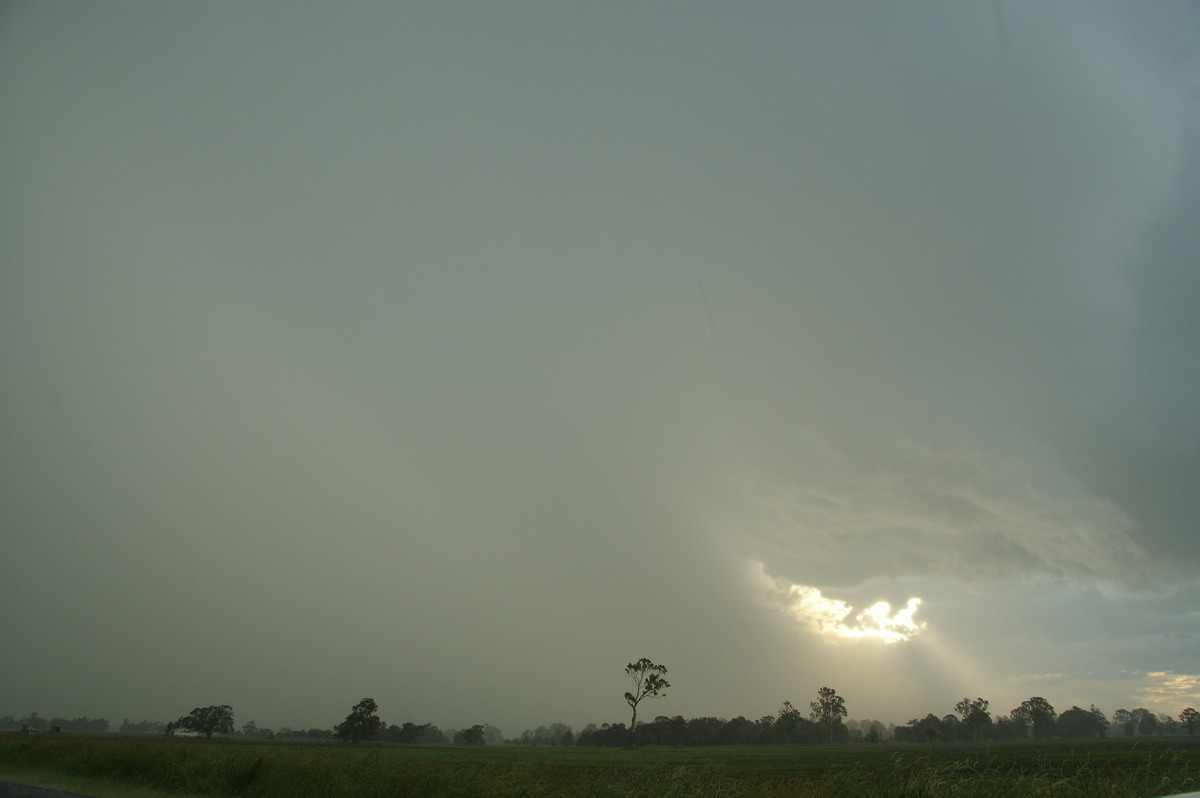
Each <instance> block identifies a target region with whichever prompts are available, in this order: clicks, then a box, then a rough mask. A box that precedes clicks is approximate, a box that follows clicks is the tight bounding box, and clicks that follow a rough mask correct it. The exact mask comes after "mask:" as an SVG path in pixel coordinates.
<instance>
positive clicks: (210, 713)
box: [175, 704, 233, 739]
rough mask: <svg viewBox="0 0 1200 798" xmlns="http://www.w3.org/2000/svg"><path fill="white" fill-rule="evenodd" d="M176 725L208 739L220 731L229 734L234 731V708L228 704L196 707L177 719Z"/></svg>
mask: <svg viewBox="0 0 1200 798" xmlns="http://www.w3.org/2000/svg"><path fill="white" fill-rule="evenodd" d="M175 727H176V728H180V729H187V730H188V731H192V732H198V733H200V734H203V735H204V736H205V738H206V739H208V738H211V737H212V736H213V735H214V734H216V733H218V732H219V733H221V734H229V733H230V732H232V731H233V708H232V707H230V706H229V705H228V704H220V705H213V706H211V707H196V708H195V709H193V710H192V711H191V712H190V713H188V714H187V715H184V716H183V717H182V718H180V719H179V720H178V721H176V722H175Z"/></svg>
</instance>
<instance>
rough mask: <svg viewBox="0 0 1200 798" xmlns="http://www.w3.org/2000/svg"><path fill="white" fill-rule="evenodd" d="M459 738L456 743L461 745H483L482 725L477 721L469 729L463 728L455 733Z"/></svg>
mask: <svg viewBox="0 0 1200 798" xmlns="http://www.w3.org/2000/svg"><path fill="white" fill-rule="evenodd" d="M456 736H457V737H458V738H459V739H457V740H455V742H456V743H461V744H462V745H483V742H484V727H483V726H482V725H480V724H478V723H476V724H475V725H474V726H472V727H471V728H469V729H463V730H462V731H461V732H459V733H458V734H457V735H456Z"/></svg>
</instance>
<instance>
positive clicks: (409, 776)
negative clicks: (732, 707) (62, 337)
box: [0, 734, 1200, 798]
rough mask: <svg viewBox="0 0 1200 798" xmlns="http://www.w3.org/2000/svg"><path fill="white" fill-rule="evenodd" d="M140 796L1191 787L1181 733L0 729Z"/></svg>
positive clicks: (1007, 792)
mask: <svg viewBox="0 0 1200 798" xmlns="http://www.w3.org/2000/svg"><path fill="white" fill-rule="evenodd" d="M22 774H24V776H25V778H24V780H27V781H30V782H37V783H47V784H49V783H51V781H52V780H53V777H54V776H58V777H59V779H60V780H59V781H58V782H57V784H56V785H55V786H62V785H63V784H65V782H63V781H61V779H64V778H65V779H71V780H72V781H70V784H71V785H72V786H70V787H69V789H73V790H77V791H81V792H92V793H94V794H100V795H103V796H105V798H110V796H111V797H114V798H120V796H126V795H128V796H145V797H146V798H158V796H162V795H168V794H170V795H176V796H196V795H212V796H247V797H249V796H297V797H299V798H303V797H304V796H339V795H351V796H367V797H371V796H463V797H464V798H466V797H468V796H512V797H513V798H516V797H517V796H522V797H526V798H536V797H537V796H579V797H580V798H582V797H584V796H587V797H588V798H609V796H612V797H613V798H615V797H616V796H622V797H625V796H728V797H729V798H741V796H795V797H801V796H802V797H804V798H818V797H824V796H830V797H832V796H868V797H870V796H879V797H880V798H885V797H886V798H892V797H893V796H894V797H895V798H900V797H901V796H904V797H905V798H909V797H912V798H917V797H919V796H978V797H979V798H983V797H984V796H988V797H989V798H991V797H993V796H1088V797H1089V798H1092V797H1094V798H1110V797H1111V798H1152V796H1159V795H1170V794H1173V793H1179V792H1186V791H1191V790H1200V783H1198V782H1197V779H1198V777H1200V741H1194V740H1189V739H1186V738H1183V739H1180V738H1175V739H1166V738H1147V739H1139V740H1100V741H1091V742H1082V743H1081V742H1072V743H1066V742H1054V741H1051V742H1045V743H1038V744H1031V743H1005V744H996V743H993V744H991V745H990V746H989V745H986V744H979V745H938V744H934V745H922V746H916V745H913V746H899V745H890V746H889V745H846V746H804V747H775V746H772V747H757V746H755V747H738V748H647V749H639V750H636V751H629V750H608V749H587V748H517V747H483V748H472V747H462V746H459V747H450V746H446V747H419V748H404V747H397V746H385V745H364V746H358V747H352V746H344V745H289V744H284V743H266V742H253V743H251V742H237V743H233V742H229V741H216V740H214V741H212V742H206V741H203V740H194V739H193V740H177V739H164V738H153V739H139V738H134V737H125V736H120V735H96V736H86V735H79V736H74V735H59V736H54V737H51V736H49V735H45V736H38V737H28V736H24V737H23V736H21V735H17V734H10V735H0V778H7V779H10V780H22Z"/></svg>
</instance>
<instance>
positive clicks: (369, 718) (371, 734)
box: [334, 698, 383, 743]
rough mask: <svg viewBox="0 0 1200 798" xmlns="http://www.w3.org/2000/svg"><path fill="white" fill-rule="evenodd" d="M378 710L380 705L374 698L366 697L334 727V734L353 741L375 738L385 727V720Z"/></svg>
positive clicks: (340, 738) (339, 737)
mask: <svg viewBox="0 0 1200 798" xmlns="http://www.w3.org/2000/svg"><path fill="white" fill-rule="evenodd" d="M378 711H379V705H378V704H376V703H375V699H374V698H364V699H363V700H362V701H359V702H358V703H357V704H355V705H354V709H352V710H350V714H349V715H347V716H346V719H345V720H344V721H342V722H341V723H339V724H338V725H337V726H335V727H334V736H335V737H337V738H338V739H339V740H344V741H346V742H351V743H357V742H360V741H362V740H374V739H375V735H376V734H378V733H379V730H380V729H381V728H382V727H383V721H382V720H380V719H379V718H378V717H376V715H375V713H376V712H378Z"/></svg>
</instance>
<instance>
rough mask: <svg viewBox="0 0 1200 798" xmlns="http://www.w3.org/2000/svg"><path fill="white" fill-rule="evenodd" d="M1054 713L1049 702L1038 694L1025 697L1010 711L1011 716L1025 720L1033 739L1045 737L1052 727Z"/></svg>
mask: <svg viewBox="0 0 1200 798" xmlns="http://www.w3.org/2000/svg"><path fill="white" fill-rule="evenodd" d="M1056 715H1057V713H1056V712H1055V711H1054V707H1053V706H1051V705H1050V702H1049V701H1047V700H1046V699H1044V698H1042V697H1041V696H1038V695H1035V696H1034V697H1033V698H1027V699H1025V700H1024V701H1022V702H1021V705H1020V706H1019V707H1017V708H1016V709H1014V710H1013V711H1012V716H1013V718H1016V719H1020V720H1023V721H1025V723H1026V725H1028V726H1029V727H1030V728H1031V729H1032V730H1033V738H1034V739H1035V740H1036V739H1038V738H1039V737H1045V736H1046V734H1047V733H1049V731H1050V730H1051V729H1052V728H1053V727H1054V718H1055V717H1056Z"/></svg>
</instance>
